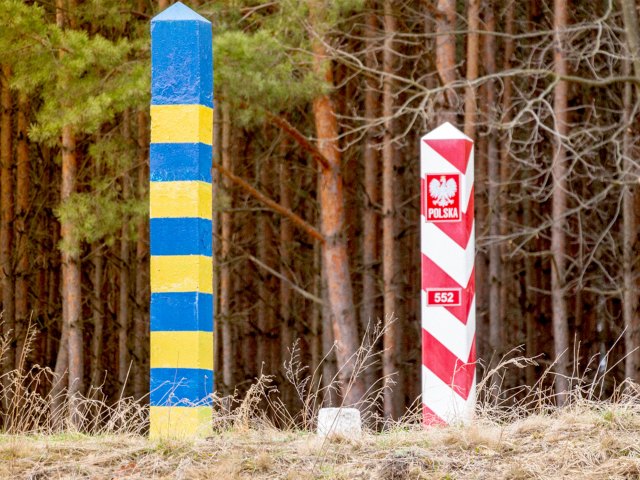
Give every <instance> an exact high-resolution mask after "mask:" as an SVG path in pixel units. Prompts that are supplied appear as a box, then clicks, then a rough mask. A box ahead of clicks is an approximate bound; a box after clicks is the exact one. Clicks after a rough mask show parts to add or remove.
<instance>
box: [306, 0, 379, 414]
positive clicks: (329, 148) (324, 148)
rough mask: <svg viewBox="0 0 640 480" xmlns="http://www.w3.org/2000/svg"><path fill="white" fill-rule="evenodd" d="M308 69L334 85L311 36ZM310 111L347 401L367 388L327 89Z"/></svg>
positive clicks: (314, 7) (314, 13)
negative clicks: (319, 158)
mask: <svg viewBox="0 0 640 480" xmlns="http://www.w3.org/2000/svg"><path fill="white" fill-rule="evenodd" d="M321 8H322V5H321V3H319V2H313V3H312V4H311V5H310V10H311V25H312V26H317V25H318V24H319V22H318V20H319V18H320V17H319V14H320V12H321ZM312 51H313V68H314V71H315V72H316V74H317V75H318V76H319V77H320V78H323V79H324V80H325V82H326V84H327V85H329V86H333V72H332V70H331V66H330V65H328V64H327V52H326V50H325V47H324V45H323V44H322V42H321V41H320V40H319V39H318V38H316V37H315V36H312ZM313 115H314V120H315V127H316V137H317V139H318V150H319V151H320V153H322V155H323V156H324V157H325V158H326V160H327V161H328V166H327V167H322V168H320V184H319V192H318V195H319V197H320V204H321V229H322V234H323V236H324V238H325V242H324V244H323V252H322V259H323V261H324V265H325V268H326V274H327V293H328V299H329V304H330V307H331V313H332V315H333V335H334V338H335V341H336V344H337V345H336V358H337V361H338V375H339V379H340V383H341V387H342V394H343V396H344V402H345V404H346V405H353V404H355V403H357V402H358V401H360V400H361V399H363V397H364V394H365V392H366V388H365V384H364V381H363V378H362V376H361V375H360V372H358V371H357V369H356V368H357V363H356V359H355V355H356V353H357V350H358V347H359V341H358V322H357V318H356V309H355V304H354V301H353V290H352V285H351V272H350V271H349V259H348V255H347V240H346V238H345V209H344V205H345V204H344V189H343V182H342V173H341V165H340V149H339V146H338V121H337V118H336V115H335V109H334V106H333V103H332V101H331V99H330V97H329V95H327V94H323V95H320V96H318V97H316V98H315V99H314V100H313Z"/></svg>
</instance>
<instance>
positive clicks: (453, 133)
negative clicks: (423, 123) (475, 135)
mask: <svg viewBox="0 0 640 480" xmlns="http://www.w3.org/2000/svg"><path fill="white" fill-rule="evenodd" d="M422 139H423V140H467V141H469V142H473V140H471V139H470V138H469V137H467V136H466V135H465V134H464V133H462V132H461V131H460V130H458V129H457V128H456V127H454V126H453V125H451V124H450V123H449V122H445V123H443V124H442V125H440V126H439V127H437V128H435V129H433V130H431V131H430V132H429V133H427V134H426V135H425V136H423V137H422Z"/></svg>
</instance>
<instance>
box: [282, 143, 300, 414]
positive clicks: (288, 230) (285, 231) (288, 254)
mask: <svg viewBox="0 0 640 480" xmlns="http://www.w3.org/2000/svg"><path fill="white" fill-rule="evenodd" d="M287 148H288V143H287V142H286V140H283V142H282V144H281V147H280V159H279V160H280V165H279V166H278V170H279V171H278V176H279V183H280V205H282V206H283V207H284V208H286V209H289V210H291V208H292V203H291V188H290V185H289V184H290V183H291V165H290V164H289V161H288V159H287ZM292 242H293V226H292V225H291V221H290V220H289V219H287V218H285V217H281V218H280V255H279V256H280V275H282V277H283V278H290V277H291V275H290V273H289V272H291V271H292V269H293V264H292V262H293V255H292V251H291V250H292V249H291V247H292ZM292 293H293V292H292V290H291V286H290V285H289V283H287V282H285V281H283V280H281V281H280V292H279V294H280V329H279V331H280V365H278V368H279V369H280V366H281V365H283V364H284V362H288V361H290V359H291V355H290V350H291V348H292V347H293V342H294V341H295V339H296V337H297V332H296V331H295V323H294V321H293V316H292V301H293V294H292ZM291 387H292V385H290V384H289V383H288V382H285V383H284V384H283V389H282V390H283V395H284V397H285V403H286V404H287V405H291V402H292V400H293V391H292V388H291Z"/></svg>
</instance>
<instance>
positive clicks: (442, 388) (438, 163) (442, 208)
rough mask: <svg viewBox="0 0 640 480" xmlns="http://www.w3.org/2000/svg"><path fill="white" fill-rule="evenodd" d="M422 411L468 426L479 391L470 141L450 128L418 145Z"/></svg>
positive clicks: (432, 419)
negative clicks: (476, 393)
mask: <svg viewBox="0 0 640 480" xmlns="http://www.w3.org/2000/svg"><path fill="white" fill-rule="evenodd" d="M420 177H421V178H420V186H421V189H420V190H421V222H420V223H421V252H422V293H421V295H422V412H423V421H424V423H425V424H426V425H433V424H439V423H440V424H451V423H458V422H465V421H467V420H469V419H470V418H471V416H472V415H473V409H474V405H475V387H476V379H475V377H476V371H475V359H476V347H475V345H476V343H475V327H476V314H475V279H474V261H475V236H474V231H475V230H474V228H475V227H474V219H473V142H472V141H471V139H469V138H468V137H466V136H465V135H464V134H463V133H462V132H460V131H459V130H458V129H456V128H455V127H454V126H453V125H451V124H450V123H445V124H443V125H441V126H440V127H438V128H436V129H435V130H433V131H431V132H430V133H428V134H427V135H425V136H424V137H422V139H421V141H420Z"/></svg>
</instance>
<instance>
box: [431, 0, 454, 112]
mask: <svg viewBox="0 0 640 480" xmlns="http://www.w3.org/2000/svg"><path fill="white" fill-rule="evenodd" d="M436 9H437V11H436V35H437V36H436V69H437V70H438V76H439V77H440V81H441V82H442V86H444V87H447V86H449V85H451V84H452V83H453V82H455V81H456V77H457V75H456V37H455V34H454V33H453V31H454V30H455V28H456V0H438V3H437V7H436ZM445 98H446V108H445V105H444V104H443V105H441V108H442V111H441V112H440V113H439V120H438V123H443V122H451V123H455V117H456V108H457V103H458V99H457V95H456V92H455V91H454V90H453V89H452V88H448V89H447V90H446V91H445Z"/></svg>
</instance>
